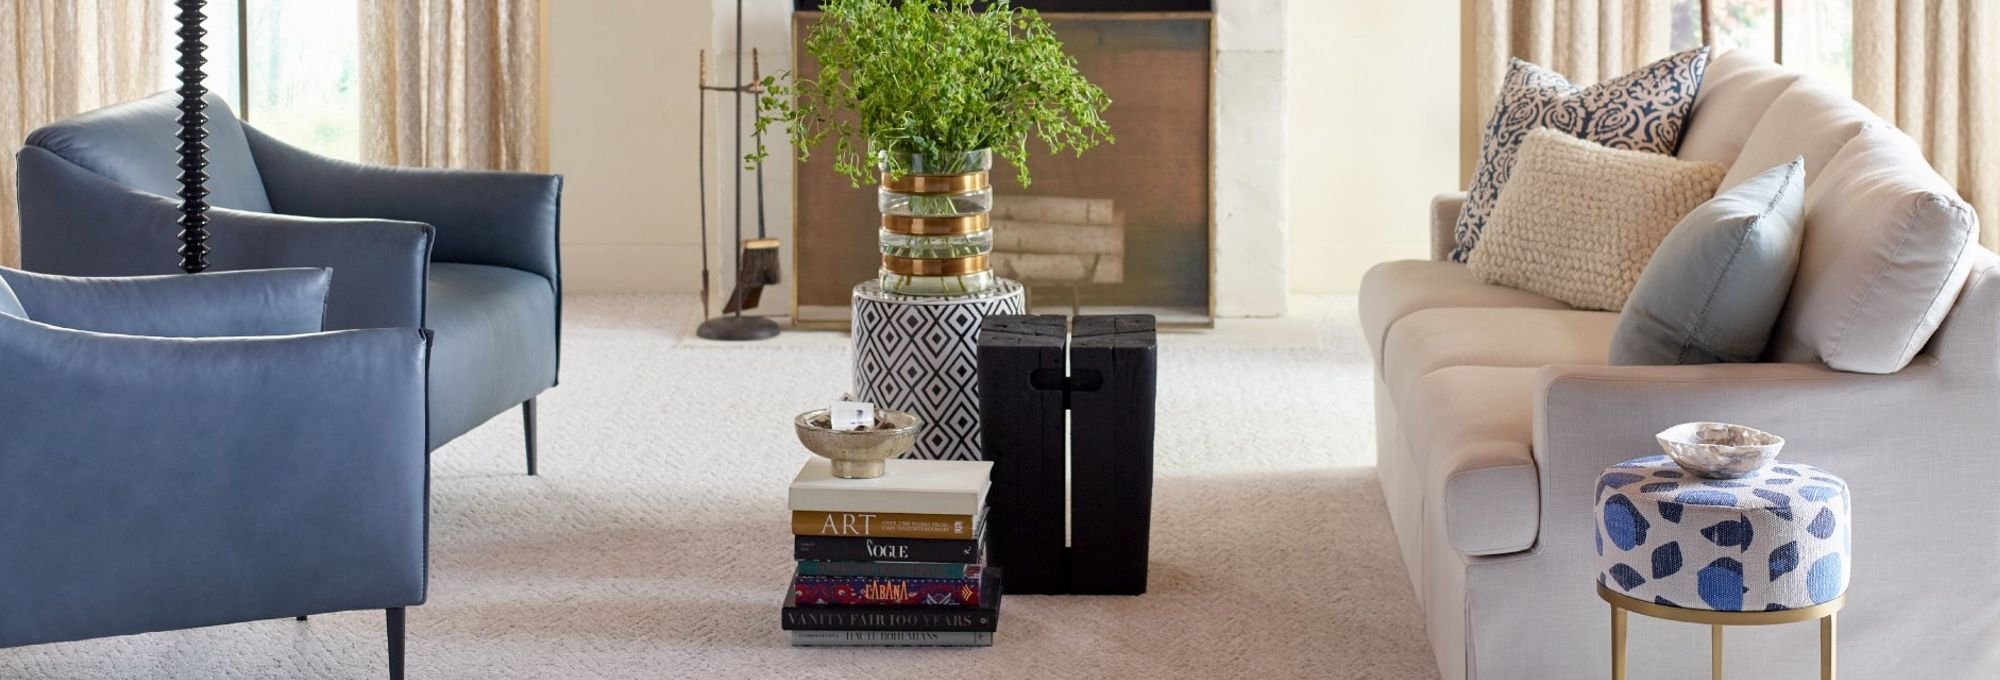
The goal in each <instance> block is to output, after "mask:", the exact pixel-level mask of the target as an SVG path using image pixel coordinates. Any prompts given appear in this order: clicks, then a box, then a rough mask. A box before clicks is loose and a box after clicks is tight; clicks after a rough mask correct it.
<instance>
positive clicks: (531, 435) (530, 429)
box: [521, 399, 535, 477]
mask: <svg viewBox="0 0 2000 680" xmlns="http://www.w3.org/2000/svg"><path fill="white" fill-rule="evenodd" d="M521 427H522V429H523V430H524V431H526V432H527V436H528V476H530V477H533V476H535V400H533V399H529V400H527V401H524V402H521Z"/></svg>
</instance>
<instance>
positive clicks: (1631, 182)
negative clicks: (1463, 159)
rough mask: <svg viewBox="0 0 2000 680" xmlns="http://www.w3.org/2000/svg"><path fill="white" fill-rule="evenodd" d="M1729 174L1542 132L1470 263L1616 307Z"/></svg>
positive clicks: (1582, 301)
mask: <svg viewBox="0 0 2000 680" xmlns="http://www.w3.org/2000/svg"><path fill="white" fill-rule="evenodd" d="M1727 172H1728V168H1726V167H1724V166H1723V165H1721V164H1719V163H1697V162H1693V161H1683V160H1680V159H1677V158H1674V157H1673V156H1667V155H1662V154H1657V153H1648V152H1644V151H1627V150H1624V149H1611V148H1606V147H1603V146H1599V145H1597V144H1594V143H1591V142H1587V141H1584V140H1581V139H1577V138H1575V137H1571V136H1569V135H1566V134H1563V133H1560V132H1555V131H1551V130H1536V131H1534V132H1531V133H1529V134H1528V138H1527V139H1526V140H1524V141H1523V142H1522V143H1521V149H1520V151H1519V152H1518V154H1517V155H1516V157H1515V159H1514V172H1513V177H1512V178H1511V179H1509V180H1508V181H1507V185H1506V187H1505V188H1503V189H1501V191H1500V200H1499V202H1498V203H1497V204H1496V205H1495V206H1494V208H1493V214H1492V216H1491V217H1489V218H1488V219H1487V223H1486V230H1485V233H1484V234H1483V235H1482V236H1481V237H1480V239H1479V247H1478V248H1475V249H1473V251H1472V256H1471V258H1470V260H1469V261H1468V262H1467V264H1468V265H1470V266H1471V267H1472V273H1473V274H1474V275H1477V276H1478V277H1479V278H1480V279H1481V280H1484V281H1486V282H1487V283H1492V284H1498V285H1502V286H1508V287H1511V288H1519V289H1521V290H1525V291H1528V292H1531V293H1536V294H1539V295H1542V296H1545V297H1549V298H1552V299H1555V300H1557V301H1560V302H1563V303H1565V304H1568V305H1570V306H1572V307H1576V308H1578V309H1600V310H1604V311H1609V312H1616V311H1619V310H1620V309H1623V308H1624V307H1625V298H1626V297H1628V296H1630V295H1631V294H1632V287H1633V286H1634V285H1637V284H1638V282H1639V274H1640V272H1643V271H1645V270H1646V262H1647V261H1648V260H1651V259H1652V257H1653V249H1654V248H1658V247H1659V245H1660V241H1661V240H1663V239H1665V238H1666V237H1667V232H1669V231H1672V230H1673V228H1674V225H1675V224H1677V223H1679V222H1680V220H1681V217H1682V216H1685V215H1687V214H1688V212H1690V211H1692V210H1694V209H1695V208H1696V207H1697V206H1700V205H1701V204H1702V202H1704V201H1707V200H1708V199H1709V197H1711V196H1714V195H1715V187H1716V185H1717V184H1720V183H1721V182H1722V176H1723V174H1725V173H1727Z"/></svg>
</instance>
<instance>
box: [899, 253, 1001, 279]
mask: <svg viewBox="0 0 2000 680" xmlns="http://www.w3.org/2000/svg"><path fill="white" fill-rule="evenodd" d="M882 268H883V269H886V270H888V271H889V272H890V273H892V274H899V275H902V276H961V275H964V274H975V273H978V272H983V271H986V256H985V255H972V256H969V257H947V258H935V259H933V258H916V257H897V256H895V255H883V256H882Z"/></svg>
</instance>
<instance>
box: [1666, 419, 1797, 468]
mask: <svg viewBox="0 0 2000 680" xmlns="http://www.w3.org/2000/svg"><path fill="white" fill-rule="evenodd" d="M1658 438H1659V440H1660V448H1661V449H1665V450H1666V452H1667V457H1668V458H1672V459H1673V461H1674V462H1675V463H1677V464H1679V465H1680V466H1681V468H1682V469H1684V470H1687V471H1688V472H1692V473H1694V474H1695V475H1698V476H1701V477H1708V478H1712V479H1736V478H1739V477H1744V476H1747V475H1749V474H1750V473H1753V472H1756V471H1757V470H1759V469H1762V468H1763V467H1764V466H1765V465H1769V464H1770V463H1771V459H1773V458H1777V457H1778V449H1781V448H1784V446H1785V438H1784V437H1780V436H1778V435H1775V434H1771V433H1769V432H1765V431H1763V430H1759V429H1756V428H1750V427H1744V426H1742V425H1731V424H1729V423H1681V424H1679V425H1675V426H1673V427H1669V428H1667V429H1665V430H1662V431H1661V432H1660V434H1659V435H1658Z"/></svg>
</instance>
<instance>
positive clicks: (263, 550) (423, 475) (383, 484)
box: [0, 317, 429, 647]
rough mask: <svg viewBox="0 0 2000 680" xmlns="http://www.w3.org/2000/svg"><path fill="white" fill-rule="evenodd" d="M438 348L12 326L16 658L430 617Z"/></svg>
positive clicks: (2, 637) (8, 416)
mask: <svg viewBox="0 0 2000 680" xmlns="http://www.w3.org/2000/svg"><path fill="white" fill-rule="evenodd" d="M428 346H429V339H428V337H427V334H425V333H422V332H420V331H417V330H415V329H375V330H360V331H342V332H335V333H315V334H309V335H292V336H273V337H261V338H150V337H139V336H128V335H109V334H100V333H89V332H82V331H73V330H67V329H60V328H55V327H52V326H48V325H46V324H39V323H36V322H34V321H30V320H25V319H16V318H11V317H0V362H4V364H5V365H6V366H7V370H6V371H0V431H4V432H6V433H7V434H6V436H5V437H0V544H5V545H7V546H8V549H7V550H5V551H0V601H5V602H6V603H7V607H6V610H5V611H4V612H0V647H11V646H15V645H21V644H35V643H41V642H54V641H61V640H72V639H80V638H86V637H100V636H107V635H123V634H130V633H143V632H150V631H158V630H170V629H180V628H191V627H196V626H206V625H215V624H221V623H231V622H237V621H251V620H259V619H270V618H278V617H291V616H297V615H302V614H317V613H324V612H332V611H345V610H354V609H386V608H391V607H402V606H409V605H414V604H419V603H421V602H422V601H423V599H424V596H425V578H426V567H425V561H426V547H425V546H426V543H427V540H428V539H427V530H426V526H427V509H426V508H427V504H426V496H427V493H428V479H429V476H428V462H427V456H426V453H425V444H426V442H425V439H426V430H425V428H426V423H425V411H424V408H425V407H424V400H425V383H426V375H425V374H426V371H427V359H428Z"/></svg>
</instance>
